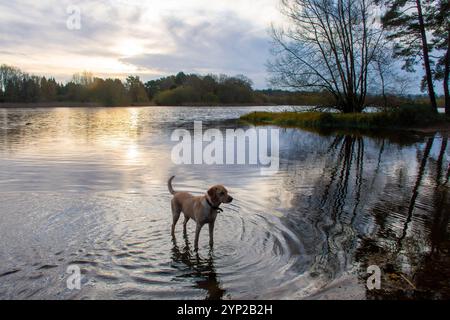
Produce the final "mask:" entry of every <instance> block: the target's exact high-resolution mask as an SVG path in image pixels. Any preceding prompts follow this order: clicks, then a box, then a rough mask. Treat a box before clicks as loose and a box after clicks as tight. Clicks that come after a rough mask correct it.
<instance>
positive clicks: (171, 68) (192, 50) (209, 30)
mask: <svg viewBox="0 0 450 320" xmlns="http://www.w3.org/2000/svg"><path fill="white" fill-rule="evenodd" d="M165 26H166V29H167V34H168V35H169V36H170V39H169V40H168V41H171V42H173V43H175V47H176V49H175V51H174V52H173V53H169V54H142V55H139V56H134V57H130V58H126V59H123V60H122V61H123V62H126V63H131V64H133V65H136V66H139V67H143V68H156V69H158V70H160V71H162V72H164V73H174V72H178V71H181V70H183V71H185V72H202V73H208V72H211V73H220V72H224V73H228V74H237V73H242V74H245V75H247V76H249V77H250V78H252V79H253V80H254V81H255V84H256V85H257V86H258V87H262V86H265V81H264V74H265V73H264V71H265V63H266V61H267V58H268V55H269V45H270V44H269V40H268V38H267V35H266V33H265V31H264V30H263V31H261V30H258V31H255V30H253V28H252V25H251V24H250V23H248V22H247V21H242V20H240V19H239V18H238V17H236V16H234V15H231V14H227V15H223V16H221V17H219V18H217V17H215V18H214V19H211V20H207V21H204V22H200V23H197V24H189V23H186V22H184V21H183V20H181V19H178V18H175V17H170V18H167V19H165Z"/></svg>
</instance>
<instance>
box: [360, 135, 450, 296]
mask: <svg viewBox="0 0 450 320" xmlns="http://www.w3.org/2000/svg"><path fill="white" fill-rule="evenodd" d="M434 143H435V138H434V137H430V138H428V139H427V140H426V143H425V145H424V147H423V149H422V148H421V149H418V150H417V157H418V168H417V173H416V177H415V181H414V182H413V184H412V189H411V188H408V187H407V186H405V185H401V186H400V187H399V184H401V183H404V182H405V181H404V179H403V178H404V177H402V176H401V174H399V175H398V176H396V177H395V178H396V179H397V181H396V182H397V183H395V182H391V183H388V184H386V187H385V191H384V193H383V196H382V197H381V198H380V199H379V201H378V203H377V205H376V206H375V207H374V209H373V210H372V214H373V215H374V218H375V222H376V225H377V227H378V229H377V232H376V233H375V234H373V235H372V236H371V237H365V238H363V239H362V241H361V246H360V247H359V248H358V250H357V253H356V260H357V261H359V262H361V276H362V278H365V277H366V274H365V268H366V267H367V266H368V265H371V264H376V265H379V266H380V267H381V268H382V270H383V271H384V272H383V278H382V289H381V290H375V291H367V295H368V297H369V298H374V299H380V298H387V297H388V298H449V297H450V288H449V283H448V278H449V276H450V257H449V249H450V238H449V233H448V224H449V210H448V207H449V197H448V179H447V177H448V172H449V171H448V169H447V168H445V166H444V156H445V152H446V149H447V138H446V137H444V138H442V141H441V145H440V148H439V153H438V156H437V159H434V158H433V157H432V155H431V151H432V148H433V144H434Z"/></svg>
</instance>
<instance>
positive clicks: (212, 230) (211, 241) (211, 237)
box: [209, 222, 214, 247]
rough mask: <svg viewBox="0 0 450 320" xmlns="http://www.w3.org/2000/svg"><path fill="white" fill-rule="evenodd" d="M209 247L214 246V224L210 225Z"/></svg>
mask: <svg viewBox="0 0 450 320" xmlns="http://www.w3.org/2000/svg"><path fill="white" fill-rule="evenodd" d="M209 245H210V246H211V247H212V246H213V245H214V222H210V223H209Z"/></svg>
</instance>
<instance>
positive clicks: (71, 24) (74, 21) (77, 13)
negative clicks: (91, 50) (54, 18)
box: [66, 5, 81, 30]
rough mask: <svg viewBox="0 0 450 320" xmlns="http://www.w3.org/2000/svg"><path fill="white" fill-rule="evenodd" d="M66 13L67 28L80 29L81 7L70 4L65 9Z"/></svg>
mask: <svg viewBox="0 0 450 320" xmlns="http://www.w3.org/2000/svg"><path fill="white" fill-rule="evenodd" d="M66 13H67V14H68V17H67V20H66V27H67V29H69V30H81V8H80V7H79V6H76V5H70V6H68V7H67V9H66Z"/></svg>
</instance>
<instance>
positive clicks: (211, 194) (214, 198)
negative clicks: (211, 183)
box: [208, 187, 219, 203]
mask: <svg viewBox="0 0 450 320" xmlns="http://www.w3.org/2000/svg"><path fill="white" fill-rule="evenodd" d="M208 196H209V197H210V198H211V201H212V202H213V203H217V202H218V201H219V197H218V196H217V188H216V187H211V188H210V189H209V190H208Z"/></svg>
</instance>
